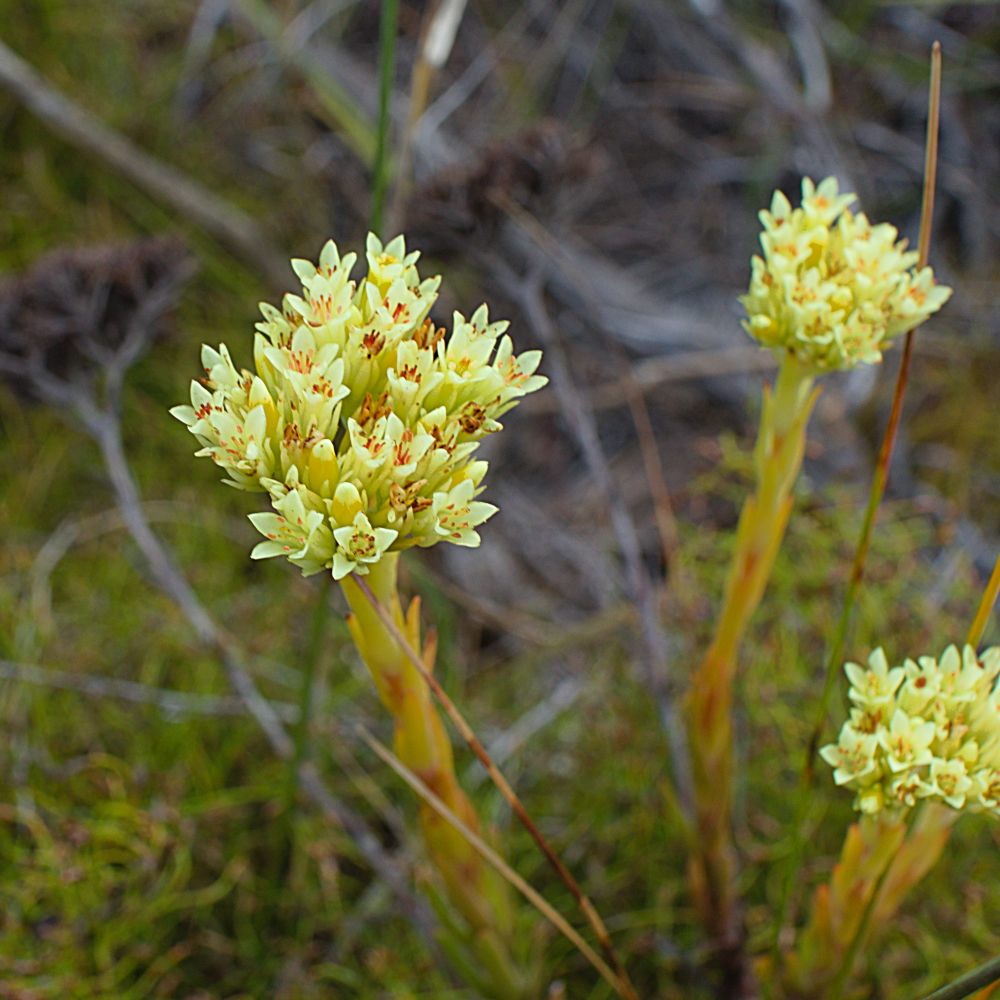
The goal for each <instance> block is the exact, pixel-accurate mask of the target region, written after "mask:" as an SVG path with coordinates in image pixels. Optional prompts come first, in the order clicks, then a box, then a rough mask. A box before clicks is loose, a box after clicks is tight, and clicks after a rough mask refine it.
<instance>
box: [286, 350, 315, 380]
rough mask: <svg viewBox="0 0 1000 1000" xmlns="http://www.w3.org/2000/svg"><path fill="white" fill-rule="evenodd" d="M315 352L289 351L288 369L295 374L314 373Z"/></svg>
mask: <svg viewBox="0 0 1000 1000" xmlns="http://www.w3.org/2000/svg"><path fill="white" fill-rule="evenodd" d="M312 363H313V352H312V351H289V352H288V367H289V368H290V369H291V370H292V371H293V372H299V373H300V374H302V375H308V374H309V372H311V371H312Z"/></svg>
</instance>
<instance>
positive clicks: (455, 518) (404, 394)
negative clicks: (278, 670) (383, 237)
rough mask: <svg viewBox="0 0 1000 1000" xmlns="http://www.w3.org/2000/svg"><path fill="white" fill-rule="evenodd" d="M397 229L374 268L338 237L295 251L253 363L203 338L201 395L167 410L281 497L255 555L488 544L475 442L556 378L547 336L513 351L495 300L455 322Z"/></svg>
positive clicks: (369, 252)
mask: <svg viewBox="0 0 1000 1000" xmlns="http://www.w3.org/2000/svg"><path fill="white" fill-rule="evenodd" d="M418 257H419V254H417V253H412V252H410V253H407V251H406V245H405V243H404V241H403V238H402V237H397V238H396V239H394V240H392V241H391V242H390V243H388V244H386V245H384V246H383V244H382V243H381V242H380V241H379V240H378V239H377V238H376V237H374V236H369V237H368V242H367V245H366V251H365V258H366V260H367V264H368V273H367V275H366V276H365V277H363V278H361V279H360V280H354V279H352V278H351V271H352V269H353V267H354V266H355V264H356V262H357V255H355V254H346V255H344V256H343V257H342V256H341V255H340V252H339V251H338V249H337V247H336V245H335V244H334V243H333V242H332V241H331V242H329V243H327V244H326V246H324V247H323V250H322V252H321V253H320V258H319V262H318V263H317V264H313V263H311V262H309V261H305V260H293V261H292V268H293V270H294V271H295V274H296V275H297V276H298V278H299V281H300V283H301V294H295V295H292V294H289V295H286V296H285V297H284V299H283V300H282V306H281V309H277V308H275V307H274V306H270V305H267V304H266V303H265V304H262V305H261V314H262V316H263V319H262V320H261V322H259V323H258V324H257V334H256V337H255V339H254V347H253V358H254V367H255V371H249V370H246V369H237V367H236V366H235V365H234V363H233V361H232V358H231V356H230V353H229V351H228V349H227V348H226V346H225V345H224V344H223V345H220V346H219V347H218V348H217V349H216V348H212V347H208V346H206V347H205V348H204V349H203V351H202V366H203V368H204V371H205V377H204V378H203V379H201V380H200V381H195V382H192V384H191V405H190V406H178V407H175V408H174V409H173V410H172V411H171V412H172V413H173V414H174V416H176V417H177V418H178V419H179V420H181V421H182V422H183V423H185V424H186V425H187V426H188V429H189V430H190V431H191V433H192V434H194V436H195V437H196V438H197V439H198V440H199V442H200V443H201V445H202V448H201V450H200V451H199V452H198V453H197V454H198V455H203V456H206V457H209V458H211V459H212V460H213V461H214V462H215V463H216V464H217V465H218V466H220V467H221V468H222V469H224V470H225V473H226V476H227V480H226V481H228V482H229V484H230V485H233V486H236V487H237V488H239V489H243V490H250V491H260V492H264V493H267V494H268V495H269V497H270V500H271V504H272V507H273V510H274V513H269V514H256V515H253V516H252V518H251V520H252V521H253V523H254V525H255V526H256V527H257V528H258V530H260V531H261V533H262V534H264V535H265V538H266V540H265V541H264V542H261V543H260V544H259V545H258V546H257V547H256V548H255V549H254V553H253V554H254V557H255V558H267V557H269V556H277V555H285V556H287V557H288V558H289V559H290V560H291V561H292V562H294V563H295V564H296V565H298V566H299V567H300V568H301V569H302V571H303V572H304V573H312V572H318V571H319V570H321V569H327V570H329V571H330V572H331V573H332V574H333V575H334V576H335V577H337V578H338V579H339V578H340V577H342V576H344V575H346V574H347V573H352V572H353V573H359V574H363V573H366V572H367V571H368V567H369V566H370V565H372V564H373V563H375V562H377V561H378V560H379V559H380V558H381V556H382V555H383V554H384V553H385V552H389V551H399V550H401V549H405V548H408V547H410V546H413V545H421V546H427V545H433V544H435V543H436V542H439V541H447V542H452V543H454V544H456V545H465V546H473V545H478V544H479V535H478V533H477V531H476V528H477V527H478V526H479V525H481V524H482V523H483V522H484V521H485V520H486V519H487V518H489V517H490V516H491V515H492V514H493V513H495V511H496V508H495V507H494V506H493V505H492V504H488V503H484V502H481V501H479V500H476V499H475V498H476V496H477V495H478V494H479V493H480V492H481V490H482V481H483V477H484V475H485V472H486V468H487V466H486V463H485V462H481V461H476V460H475V458H474V453H475V451H476V449H477V448H478V446H479V442H480V441H481V440H482V438H483V437H484V436H485V435H487V434H491V433H494V432H496V431H498V430H500V429H501V424H500V422H499V418H500V417H501V416H502V415H503V414H504V413H506V412H507V411H508V410H509V409H510V408H511V407H512V406H514V405H516V404H517V402H518V401H519V400H520V399H521V398H522V397H524V396H525V395H527V394H528V393H531V392H534V391H536V390H537V389H540V388H541V387H542V386H543V385H544V384H545V382H546V379H545V378H544V377H543V376H540V375H538V374H536V372H537V368H538V364H539V362H540V360H541V352H539V351H527V352H525V353H523V354H520V355H515V354H514V351H513V346H512V343H511V340H510V337H509V336H507V334H506V330H507V325H508V324H507V323H506V322H490V319H489V314H488V311H487V308H486V306H485V305H483V306H480V307H479V308H478V309H477V310H476V311H475V312H473V314H472V316H471V317H470V318H469V319H466V318H465V317H464V316H463V315H462V314H461V313H457V312H456V313H455V314H454V317H453V323H452V329H451V332H450V333H448V332H447V331H446V330H445V329H444V328H441V327H436V326H435V325H434V323H433V322H432V321H431V320H430V318H429V314H430V310H431V308H432V306H433V304H434V301H435V299H436V298H437V290H438V286H439V285H440V281H441V279H440V278H439V277H433V278H427V279H421V277H420V275H419V273H418V271H417V260H418Z"/></svg>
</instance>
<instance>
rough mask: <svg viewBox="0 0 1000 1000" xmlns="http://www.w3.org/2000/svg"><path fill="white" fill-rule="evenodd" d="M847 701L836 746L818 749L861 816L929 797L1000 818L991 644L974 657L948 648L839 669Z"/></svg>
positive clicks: (997, 671) (997, 706)
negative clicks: (893, 662) (851, 793)
mask: <svg viewBox="0 0 1000 1000" xmlns="http://www.w3.org/2000/svg"><path fill="white" fill-rule="evenodd" d="M844 669H845V671H846V673H847V676H848V679H849V680H850V682H851V689H850V698H851V701H852V702H853V703H854V705H853V707H852V708H851V713H850V719H849V721H847V722H845V723H844V726H843V728H842V729H841V731H840V738H839V739H838V741H837V742H836V743H832V744H830V745H829V746H825V747H823V749H822V750H821V751H820V753H821V755H822V756H823V759H824V760H825V761H826V762H827V763H828V764H830V765H831V767H833V768H834V772H833V777H834V781H836V783H837V784H838V785H845V786H847V787H848V788H852V789H854V790H855V791H856V793H857V797H856V799H855V806H856V808H858V809H860V810H861V811H862V812H866V813H876V812H879V811H880V810H882V809H896V810H899V809H907V808H909V807H911V806H913V805H914V804H915V803H916V802H917V800H918V799H928V798H929V799H937V800H940V801H942V802H946V803H947V804H948V805H950V806H951V807H952V808H954V809H963V808H972V809H982V810H989V811H991V812H993V813H994V815H996V816H1000V684H998V681H997V678H998V677H1000V646H993V647H992V648H991V649H988V650H986V652H984V653H983V654H982V655H981V656H978V657H977V656H976V651H975V650H974V649H973V648H972V647H971V646H966V647H965V648H964V649H963V650H962V651H961V652H959V650H958V649H957V648H956V647H955V646H949V647H948V648H947V649H946V650H945V651H944V653H943V654H942V655H941V657H940V658H939V659H935V658H934V657H933V656H921V657H920V658H919V659H918V660H916V661H914V660H906V661H905V662H904V663H903V665H902V666H896V667H891V668H890V667H889V664H888V661H887V660H886V657H885V654H884V653H883V652H882V650H881V649H876V650H875V652H874V653H872V655H871V656H870V657H869V659H868V669H867V670H866V669H865V668H864V667H861V666H859V665H858V664H856V663H848V664H847V665H846V666H845V668H844Z"/></svg>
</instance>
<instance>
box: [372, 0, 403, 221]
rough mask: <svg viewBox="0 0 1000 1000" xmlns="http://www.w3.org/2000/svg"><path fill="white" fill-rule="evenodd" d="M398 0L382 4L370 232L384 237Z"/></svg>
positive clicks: (390, 0) (387, 0)
mask: <svg viewBox="0 0 1000 1000" xmlns="http://www.w3.org/2000/svg"><path fill="white" fill-rule="evenodd" d="M398 21H399V0H382V14H381V17H380V19H379V34H378V133H377V136H376V142H375V164H374V166H373V168H372V213H371V231H372V232H373V233H375V235H376V236H381V235H382V215H383V212H384V210H385V194H386V190H387V188H388V186H389V145H390V142H389V131H390V129H391V127H392V115H391V113H390V112H391V98H392V82H393V77H394V71H395V68H396V27H397V23H398Z"/></svg>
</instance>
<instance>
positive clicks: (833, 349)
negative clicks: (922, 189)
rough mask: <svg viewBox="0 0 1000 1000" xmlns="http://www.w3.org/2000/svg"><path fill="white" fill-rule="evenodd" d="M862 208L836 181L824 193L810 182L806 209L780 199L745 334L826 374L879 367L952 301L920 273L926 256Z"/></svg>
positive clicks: (767, 229) (757, 269)
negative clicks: (886, 353)
mask: <svg viewBox="0 0 1000 1000" xmlns="http://www.w3.org/2000/svg"><path fill="white" fill-rule="evenodd" d="M855 200H856V199H855V196H854V195H853V194H841V193H840V191H839V188H838V185H837V181H836V180H835V179H834V178H832V177H828V178H827V179H826V180H824V181H823V182H822V183H820V185H819V187H816V186H815V185H814V184H813V182H812V181H811V180H809V178H805V179H804V180H803V181H802V204H801V206H800V207H798V208H792V206H791V204H790V203H789V201H788V199H787V198H786V197H785V195H784V194H782V193H781V192H780V191H776V192H775V193H774V197H773V198H772V200H771V210H770V211H762V212H761V213H760V220H761V223H762V224H763V226H764V231H763V232H762V233H761V236H760V242H761V247H762V249H763V251H764V255H763V257H761V256H754V258H753V261H752V273H751V278H750V289H749V292H748V294H747V295H744V296H743V297H742V299H741V302H742V303H743V306H744V308H745V309H746V311H747V316H748V318H747V319H746V320H744V323H743V326H744V328H745V329H746V331H747V333H749V334H750V336H751V337H753V338H754V339H755V340H757V341H758V342H759V343H760V344H761V345H762V346H764V347H768V348H771V349H773V350H776V351H787V352H790V353H792V354H794V355H795V356H796V357H797V359H798V360H799V361H800V362H801V363H802V364H804V365H807V366H809V367H812V368H815V369H816V370H817V371H831V370H844V369H849V368H854V367H856V366H857V365H859V364H862V363H868V364H871V363H874V362H877V361H879V360H880V359H881V357H882V351H883V350H884V349H885V348H886V346H887V345H888V343H889V342H890V341H891V340H892V339H893V338H895V337H898V336H900V335H901V334H904V333H906V332H907V331H909V330H912V329H913V328H914V327H916V326H919V325H920V324H921V323H922V322H923V321H924V320H925V319H927V317H928V316H930V315H931V314H932V313H935V312H937V310H938V309H940V308H941V306H943V305H944V303H945V302H947V300H948V298H949V296H950V295H951V289H950V288H948V287H946V286H944V285H938V284H936V283H935V281H934V273H933V271H932V270H931V268H929V267H924V268H920V269H919V270H918V269H917V263H918V254H917V253H916V252H913V251H907V249H906V246H907V244H906V241H905V240H897V236H898V235H899V234H898V233H897V231H896V229H895V227H894V226H890V225H888V224H881V225H874V226H873V225H872V224H871V223H870V222H869V221H868V218H867V217H866V216H865V215H864V214H862V213H854V212H852V211H851V210H850V209H849V208H848V205H850V204H851V203H852V202H853V201H855Z"/></svg>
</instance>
